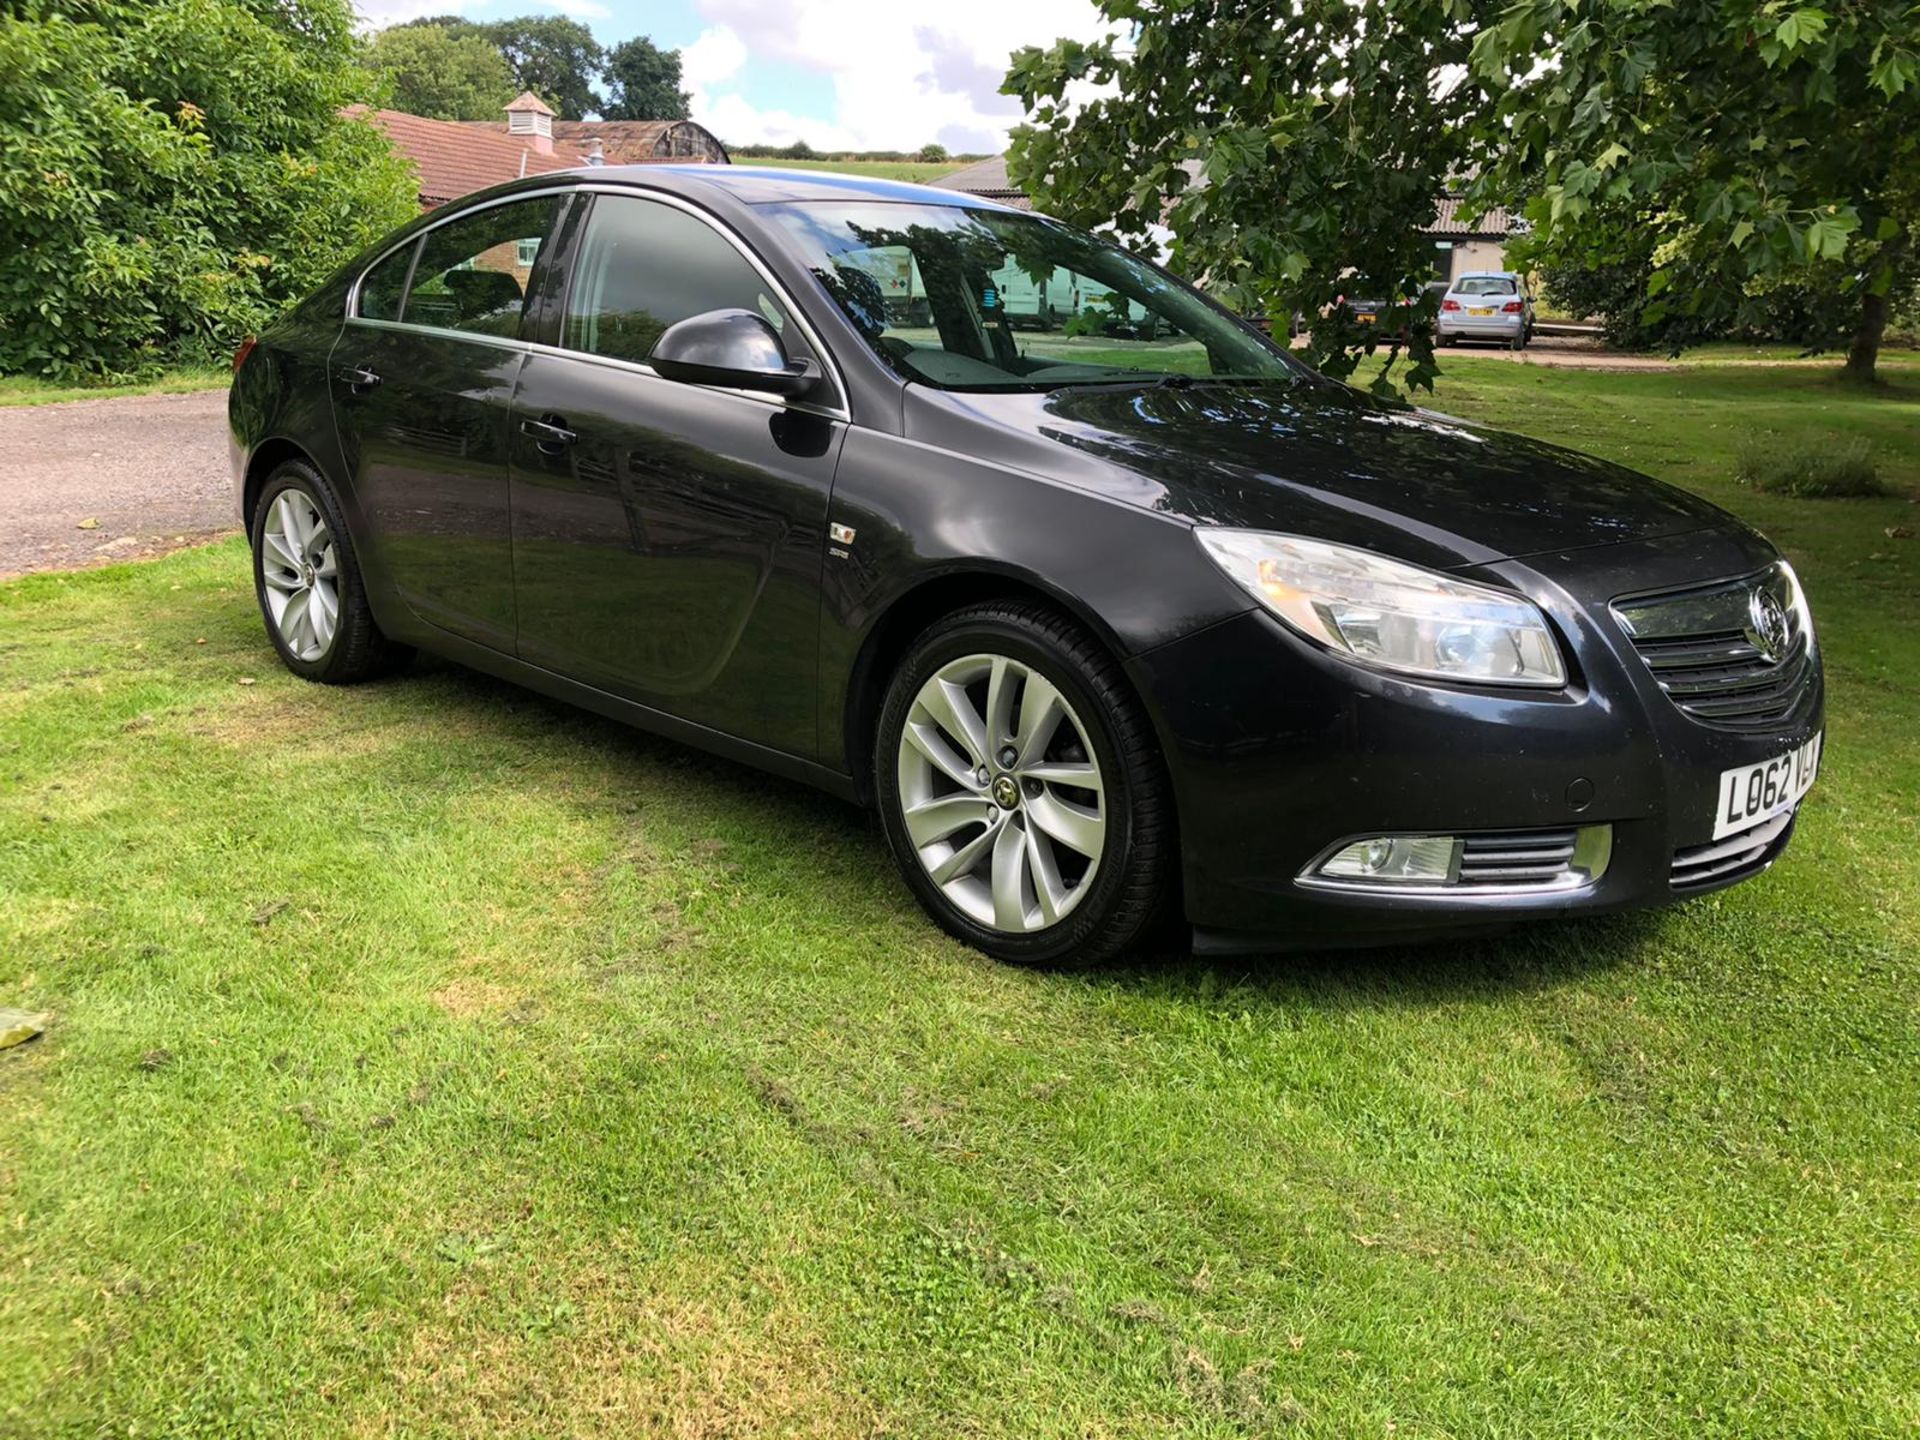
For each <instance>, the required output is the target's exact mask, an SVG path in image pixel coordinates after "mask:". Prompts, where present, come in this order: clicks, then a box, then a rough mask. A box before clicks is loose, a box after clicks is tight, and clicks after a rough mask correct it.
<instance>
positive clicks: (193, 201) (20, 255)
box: [0, 0, 418, 377]
mask: <svg viewBox="0 0 1920 1440" xmlns="http://www.w3.org/2000/svg"><path fill="white" fill-rule="evenodd" d="M353 25H354V12H353V7H352V5H351V3H350V0H276V3H274V4H270V5H268V4H261V3H258V0H37V3H26V0H16V3H13V4H11V5H9V6H7V7H6V8H4V9H0V154H4V155H5V156H7V157H8V159H7V163H5V164H0V371H28V372H34V373H39V374H45V375H51V376H56V377H73V376H86V375H103V374H124V373H129V372H133V371H138V370H140V369H143V368H146V367H149V366H152V365H156V364H159V363H161V362H164V361H166V360H170V359H176V360H177V359H195V360H205V359H209V358H211V357H213V356H215V355H217V354H220V353H222V352H224V351H228V350H231V348H232V347H233V345H234V344H236V343H237V342H238V340H239V339H240V338H241V337H242V336H244V335H245V334H246V333H248V332H249V331H251V330H254V329H257V328H258V327H259V326H260V325H262V324H263V323H265V321H266V320H267V319H269V318H270V317H271V316H272V315H273V314H274V312H275V311H277V310H278V309H280V308H281V307H282V306H284V305H286V304H287V303H289V302H290V301H293V300H296V299H298V298H300V297H301V296H303V295H305V294H306V293H307V292H308V291H310V290H311V289H312V288H313V287H314V286H315V285H317V284H318V283H319V282H320V281H321V280H322V279H324V278H325V277H326V276H327V275H328V274H330V273H331V272H332V271H333V270H334V269H336V268H337V267H338V266H339V265H340V264H342V263H343V262H344V261H345V260H347V259H348V258H350V257H351V256H352V255H353V254H354V253H355V252H356V251H358V250H360V249H362V248H364V247H365V246H366V245H368V244H370V243H371V242H372V241H373V240H374V239H376V238H377V237H379V236H380V235H381V234H383V233H385V232H386V231H388V230H390V229H392V228H393V227H394V226H395V225H397V224H399V223H401V222H402V221H404V220H406V219H407V218H409V217H410V216H412V215H414V214H417V213H418V200H417V198H416V190H415V181H414V177H413V175H412V172H411V169H410V167H409V166H408V165H407V164H406V162H405V161H404V160H402V159H401V158H400V157H398V156H397V155H395V154H394V152H393V148H392V146H391V145H390V144H389V143H388V142H387V140H386V137H385V136H383V135H382V134H381V133H380V132H379V131H378V130H377V129H376V128H375V127H374V126H373V125H371V124H370V123H368V122H366V121H364V120H356V119H351V118H348V117H346V116H344V115H342V114H341V109H342V107H343V106H346V105H349V104H351V103H353V102H355V101H358V100H362V99H365V98H366V87H367V85H368V81H369V77H368V75H367V73H366V72H365V71H364V70H363V69H361V68H360V66H359V65H358V64H357V63H356V60H355V55H356V51H357V48H358V42H357V41H356V40H355V38H354V34H353ZM16 157H18V158H16ZM22 161H24V162H25V163H21V162H22Z"/></svg>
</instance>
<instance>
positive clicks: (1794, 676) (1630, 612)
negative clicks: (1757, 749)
mask: <svg viewBox="0 0 1920 1440" xmlns="http://www.w3.org/2000/svg"><path fill="white" fill-rule="evenodd" d="M1798 589H1799V587H1798V586H1797V585H1796V584H1795V583H1794V582H1793V578H1792V574H1791V572H1789V571H1787V570H1786V569H1785V568H1784V567H1783V566H1779V565H1775V566H1772V567H1770V568H1768V569H1766V570H1763V571H1761V572H1760V573H1759V574H1757V575H1750V576H1746V577H1744V578H1743V579H1739V580H1731V581H1722V582H1719V583H1717V584H1714V585H1711V586H1707V587H1704V588H1701V589H1698V590H1688V591H1682V592H1678V593H1674V594H1667V595H1655V596H1646V597H1642V598H1639V599H1635V600H1630V601H1616V602H1615V603H1614V606H1613V611H1614V614H1615V615H1616V616H1617V617H1618V618H1619V621H1620V624H1621V628H1622V629H1624V630H1625V631H1626V632H1627V636H1628V638H1629V639H1630V640H1632V642H1633V648H1634V650H1635V651H1636V652H1638V654H1639V656H1640V658H1641V660H1643V661H1644V662H1645V663H1646V666H1647V669H1648V670H1650V671H1651V672H1652V673H1653V678H1654V680H1655V682H1656V683H1657V684H1658V685H1659V686H1660V689H1661V691H1662V692H1663V693H1664V694H1665V695H1666V697H1667V698H1668V699H1669V700H1671V701H1672V702H1673V703H1674V704H1675V705H1676V706H1677V707H1679V709H1680V710H1681V712H1682V713H1684V714H1686V715H1688V716H1690V717H1692V718H1693V719H1695V720H1697V721H1699V722H1700V723H1701V724H1702V725H1711V726H1713V727H1715V728H1716V729H1720V730H1771V729H1775V728H1777V727H1779V726H1780V725H1781V724H1782V723H1783V722H1784V721H1786V720H1787V719H1788V718H1789V717H1790V716H1792V715H1793V713H1794V711H1795V710H1796V709H1797V708H1798V707H1799V705H1800V702H1801V700H1802V699H1803V698H1804V697H1805V695H1806V692H1807V683H1808V679H1809V676H1810V674H1811V672H1812V669H1813V637H1812V635H1811V634H1810V633H1809V630H1808V627H1807V624H1806V620H1805V615H1806V611H1805V609H1804V607H1803V606H1802V605H1801V603H1800V601H1799V594H1798ZM1767 604H1772V605H1774V606H1776V607H1777V608H1778V610H1779V611H1781V612H1783V613H1784V617H1785V618H1784V626H1785V631H1784V634H1783V635H1775V636H1774V637H1772V638H1773V640H1774V641H1775V642H1782V641H1783V642H1784V643H1779V644H1778V648H1777V650H1776V651H1775V652H1774V653H1773V654H1772V655H1771V656H1770V655H1769V654H1768V653H1767V652H1766V651H1765V650H1763V649H1762V648H1761V647H1762V644H1764V643H1766V637H1764V636H1763V635H1762V634H1761V632H1760V630H1759V628H1758V627H1757V625H1756V623H1755V621H1754V619H1753V618H1752V617H1753V616H1754V614H1755V612H1756V610H1757V609H1758V608H1760V607H1762V606H1764V605H1767Z"/></svg>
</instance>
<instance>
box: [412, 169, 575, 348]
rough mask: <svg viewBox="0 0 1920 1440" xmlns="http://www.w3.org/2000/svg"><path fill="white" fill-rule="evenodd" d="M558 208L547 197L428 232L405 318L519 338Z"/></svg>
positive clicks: (553, 197)
mask: <svg viewBox="0 0 1920 1440" xmlns="http://www.w3.org/2000/svg"><path fill="white" fill-rule="evenodd" d="M559 205H560V198H559V197H558V196H557V195H542V196H540V197H539V198H538V199H534V200H516V201H514V202H513V203H512V204H509V205H493V206H489V207H488V208H486V209H484V210H476V211H475V212H473V213H472V214H471V215H465V216H462V217H461V218H460V219H458V220H454V221H451V222H449V223H448V224H445V225H442V226H441V227H440V228H439V229H437V230H429V231H428V232H427V233H426V237H425V239H424V241H423V242H422V244H421V247H420V261H419V263H418V264H417V265H415V266H414V269H413V284H412V285H411V286H410V287H408V290H407V297H406V304H405V306H404V307H403V308H402V310H401V312H400V318H401V319H402V320H403V321H405V322H406V323H407V324H409V325H428V326H431V327H433V328H434V329H436V330H465V331H468V332H470V333H472V334H475V335H499V336H504V337H506V338H507V339H513V338H516V337H517V336H518V335H519V334H520V315H521V312H522V311H523V310H524V309H525V308H526V295H527V282H528V281H529V280H530V279H531V278H532V275H533V266H534V262H535V261H536V260H537V259H538V258H539V255H540V247H541V245H542V244H544V243H545V240H546V236H547V232H548V231H549V230H551V229H552V228H553V218H554V214H555V212H556V211H557V210H558V208H559Z"/></svg>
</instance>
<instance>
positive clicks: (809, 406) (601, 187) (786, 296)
mask: <svg viewBox="0 0 1920 1440" xmlns="http://www.w3.org/2000/svg"><path fill="white" fill-rule="evenodd" d="M579 194H588V195H615V196H626V197H629V198H637V199H641V200H650V201H653V202H655V203H656V204H661V205H667V206H670V207H671V208H673V209H675V210H679V211H682V212H683V213H685V214H688V215H691V216H692V217H693V218H694V219H695V220H698V221H700V222H701V223H702V224H704V225H705V226H706V227H707V228H708V229H709V230H712V231H713V232H714V233H715V234H716V235H718V236H720V237H721V238H722V239H723V240H725V241H726V242H727V243H728V244H729V245H731V246H732V247H733V249H734V251H735V252H736V253H737V254H738V255H739V256H740V258H741V259H743V260H745V261H746V262H747V264H748V265H749V266H751V267H752V268H753V270H754V272H755V273H756V274H757V275H759V277H760V278H761V279H762V280H764V281H765V282H766V284H767V286H768V288H769V289H771V290H772V291H773V294H774V298H775V299H777V300H779V301H780V303H781V304H782V305H783V306H784V307H785V309H786V311H787V314H788V315H789V316H790V317H791V318H792V320H793V323H794V324H796V325H797V326H799V327H800V333H801V334H802V335H804V336H805V337H806V340H807V344H808V345H809V346H811V347H812V349H813V353H814V354H815V355H817V356H818V357H819V360H820V368H821V370H822V372H823V373H824V374H825V375H826V376H827V378H828V380H829V381H830V382H831V383H832V386H833V391H834V397H833V398H834V403H833V404H830V405H829V404H823V403H819V402H813V401H794V402H788V401H783V400H782V399H781V398H780V397H779V396H777V395H767V394H763V393H762V392H760V391H757V390H737V389H733V388H731V387H728V386H722V385H700V386H697V387H695V388H697V389H701V390H708V391H712V392H714V393H716V394H720V395H737V396H739V397H741V398H742V399H746V400H752V401H753V402H754V403H755V404H759V405H765V406H769V407H771V408H774V409H783V410H799V411H803V412H805V413H807V414H811V415H821V416H824V417H826V418H827V419H831V420H843V421H845V422H847V423H848V424H851V423H852V422H853V412H852V409H851V403H850V401H849V399H848V395H849V392H848V390H847V380H846V376H845V374H843V373H842V371H841V368H840V362H839V360H838V359H837V358H836V357H835V355H834V353H833V351H832V350H830V349H828V348H827V345H826V342H825V341H823V340H822V339H821V338H820V333H819V331H817V330H816V329H814V327H813V322H812V321H810V320H809V319H808V318H807V312H806V311H805V310H803V309H802V308H801V307H800V305H799V303H798V302H797V301H795V300H794V298H793V293H792V292H791V291H790V290H788V289H787V287H786V286H785V285H783V284H782V283H781V282H780V279H779V277H778V276H776V275H775V274H774V273H773V272H772V271H771V270H770V269H768V267H767V265H766V263H765V262H764V261H763V260H761V258H760V257H759V256H758V255H756V254H755V253H754V252H753V250H752V248H751V247H749V246H748V245H747V243H746V242H745V241H744V240H742V239H741V238H740V237H739V236H738V235H737V234H735V233H734V231H733V229H732V227H731V226H729V225H727V224H726V223H725V222H724V221H722V220H721V219H720V217H719V216H717V215H715V214H714V213H713V212H712V211H710V210H705V209H702V208H701V207H700V206H698V205H695V204H692V203H691V202H689V201H687V200H684V199H682V198H681V197H680V196H678V195H672V194H669V193H668V192H666V191H665V190H655V189H652V188H650V187H648V186H645V185H609V184H606V183H604V182H603V183H599V184H576V185H551V186H545V187H543V188H541V189H538V190H518V191H515V192H514V193H513V194H511V195H500V196H496V197H495V198H494V199H492V200H486V201H482V202H481V203H479V204H477V205H466V206H462V207H461V208H460V209H459V210H458V211H457V212H456V213H454V214H452V215H448V216H446V217H445V218H444V219H436V220H435V221H434V222H433V223H432V224H430V225H424V226H422V227H421V228H420V229H418V230H416V231H414V232H413V234H411V235H410V236H408V237H407V238H406V239H405V240H401V241H399V242H397V243H395V244H393V245H389V246H388V247H387V248H386V249H384V250H382V251H381V252H380V253H379V254H378V255H376V256H374V257H373V258H372V259H371V260H369V261H368V262H367V263H366V264H365V265H363V266H361V268H360V273H359V274H357V275H355V276H354V277H353V284H352V285H350V286H348V287H347V304H346V314H345V316H344V317H343V318H344V319H345V321H346V323H347V324H349V325H366V326H369V327H372V328H374V329H380V330H394V331H400V332H403V333H406V334H410V335H445V336H452V337H454V338H456V339H460V340H478V341H480V342H482V343H483V344H492V345H496V346H500V347H503V348H507V349H515V350H521V351H524V352H526V353H528V354H540V355H551V356H554V357H556V358H560V359H566V360H586V361H590V362H592V363H593V364H596V365H609V366H613V367H614V368H617V369H621V370H627V371H631V372H634V373H636V374H641V375H650V376H652V377H653V378H655V379H664V378H665V377H664V376H662V375H661V374H660V372H659V371H657V370H655V369H654V368H653V367H652V366H651V365H647V364H645V363H643V362H640V361H637V360H621V359H617V358H615V357H614V356H611V355H594V354H591V353H589V352H587V351H585V350H569V349H567V348H566V347H565V346H562V345H544V344H541V343H539V342H537V341H533V340H519V339H513V340H509V339H506V338H505V337H503V336H496V335H481V334H477V333H475V332H474V331H471V330H449V329H447V328H445V327H444V326H439V325H410V324H408V323H407V322H406V321H404V320H369V319H366V318H364V317H362V316H361V314H360V313H359V311H360V285H361V282H362V281H364V280H365V279H366V278H367V276H368V275H369V274H371V273H372V272H373V269H374V267H375V266H377V265H379V264H380V262H381V261H383V260H385V259H386V258H387V257H388V256H389V255H391V254H393V253H394V252H395V251H396V250H401V249H404V248H405V247H406V246H409V245H414V246H418V245H421V244H423V243H424V242H425V240H426V237H427V236H428V235H430V234H432V233H433V232H434V231H435V230H438V229H439V228H440V227H441V226H443V225H451V224H453V223H454V222H455V221H457V220H463V219H465V218H466V217H467V216H469V215H475V214H478V213H479V212H480V211H482V210H491V209H493V208H494V207H495V206H498V205H511V204H515V203H517V202H519V201H522V200H540V199H544V198H546V197H547V196H555V195H558V196H566V195H579ZM592 223H593V217H592V216H591V215H589V216H588V217H587V224H588V225H591V224H592ZM418 259H419V257H418V255H417V254H416V255H415V263H416V264H417V263H418ZM407 288H408V289H409V290H411V289H412V288H413V276H412V273H411V271H409V273H408V276H407ZM402 313H403V314H404V313H405V312H404V311H402ZM565 321H566V315H565V307H564V304H563V306H562V313H561V323H562V327H563V333H564V326H565ZM671 383H675V384H679V383H684V382H679V381H675V382H671Z"/></svg>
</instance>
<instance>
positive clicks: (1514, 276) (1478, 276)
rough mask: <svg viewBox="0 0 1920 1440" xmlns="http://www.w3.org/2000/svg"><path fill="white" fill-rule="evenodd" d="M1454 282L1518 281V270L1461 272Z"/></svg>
mask: <svg viewBox="0 0 1920 1440" xmlns="http://www.w3.org/2000/svg"><path fill="white" fill-rule="evenodd" d="M1453 278H1454V279H1456V280H1518V279H1519V278H1520V272H1519V271H1518V270H1462V271H1461V272H1460V273H1459V274H1458V275H1456V276H1454V277H1453Z"/></svg>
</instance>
